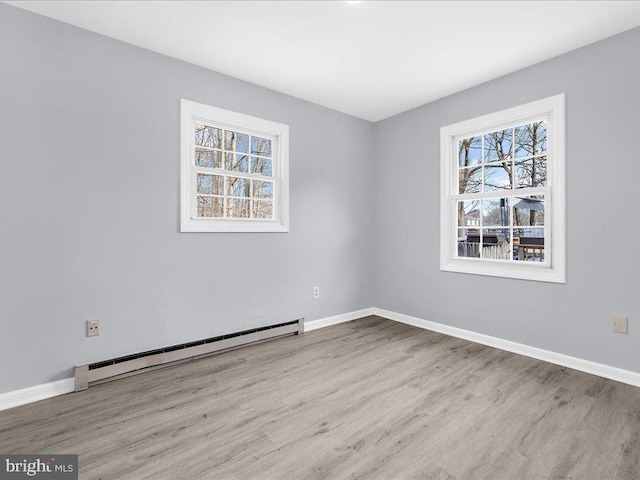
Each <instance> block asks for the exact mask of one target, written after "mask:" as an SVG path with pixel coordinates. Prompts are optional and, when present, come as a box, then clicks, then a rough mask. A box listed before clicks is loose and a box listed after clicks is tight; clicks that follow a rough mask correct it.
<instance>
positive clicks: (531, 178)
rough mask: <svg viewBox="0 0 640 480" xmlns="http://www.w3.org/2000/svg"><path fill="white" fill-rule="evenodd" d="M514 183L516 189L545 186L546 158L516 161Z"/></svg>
mask: <svg viewBox="0 0 640 480" xmlns="http://www.w3.org/2000/svg"><path fill="white" fill-rule="evenodd" d="M515 183H516V188H526V187H543V186H545V185H546V184H547V157H536V158H530V159H529V160H517V161H516V168H515Z"/></svg>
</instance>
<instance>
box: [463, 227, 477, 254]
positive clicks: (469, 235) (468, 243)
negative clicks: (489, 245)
mask: <svg viewBox="0 0 640 480" xmlns="http://www.w3.org/2000/svg"><path fill="white" fill-rule="evenodd" d="M458 256H459V257H473V258H480V231H479V230H475V229H474V230H472V229H467V228H459V229H458Z"/></svg>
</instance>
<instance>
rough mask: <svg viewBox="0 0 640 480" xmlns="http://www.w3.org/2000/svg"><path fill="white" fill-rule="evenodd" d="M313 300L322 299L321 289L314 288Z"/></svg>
mask: <svg viewBox="0 0 640 480" xmlns="http://www.w3.org/2000/svg"><path fill="white" fill-rule="evenodd" d="M313 298H320V287H313Z"/></svg>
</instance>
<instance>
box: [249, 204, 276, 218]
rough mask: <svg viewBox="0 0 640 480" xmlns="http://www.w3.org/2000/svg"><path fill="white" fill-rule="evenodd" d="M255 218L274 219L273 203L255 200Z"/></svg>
mask: <svg viewBox="0 0 640 480" xmlns="http://www.w3.org/2000/svg"><path fill="white" fill-rule="evenodd" d="M253 218H273V202H270V201H268V200H254V201H253Z"/></svg>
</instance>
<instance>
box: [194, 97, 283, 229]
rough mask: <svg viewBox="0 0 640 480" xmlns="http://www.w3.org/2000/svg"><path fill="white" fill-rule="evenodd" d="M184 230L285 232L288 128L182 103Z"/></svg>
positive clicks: (212, 108) (199, 105) (240, 115)
mask: <svg viewBox="0 0 640 480" xmlns="http://www.w3.org/2000/svg"><path fill="white" fill-rule="evenodd" d="M181 135H182V136H181V142H182V145H181V147H182V148H181V163H182V192H181V204H182V206H181V230H182V231H263V232H266V231H287V230H288V127H287V126H286V125H282V124H277V123H275V122H270V121H267V120H262V119H258V118H255V117H249V116H247V115H242V114H238V113H235V112H230V111H228V110H222V109H218V108H215V107H210V106H207V105H202V104H197V103H195V102H189V101H187V100H183V101H182V134H181Z"/></svg>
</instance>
